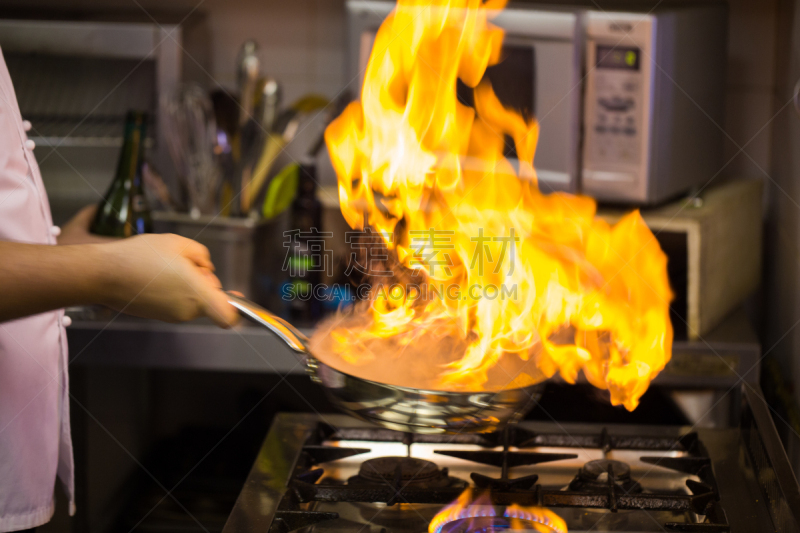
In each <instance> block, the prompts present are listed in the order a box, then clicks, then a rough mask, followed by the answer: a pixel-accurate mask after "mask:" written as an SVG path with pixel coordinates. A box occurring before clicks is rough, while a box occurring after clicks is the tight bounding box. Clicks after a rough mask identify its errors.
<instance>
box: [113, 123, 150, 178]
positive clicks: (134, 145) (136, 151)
mask: <svg viewBox="0 0 800 533" xmlns="http://www.w3.org/2000/svg"><path fill="white" fill-rule="evenodd" d="M145 121H146V118H145V115H144V114H143V113H130V114H129V115H128V118H127V120H126V124H125V139H124V142H123V145H122V155H121V156H120V159H119V167H118V168H117V176H118V177H124V178H126V179H133V178H134V176H136V174H137V170H138V167H139V165H140V164H141V162H142V159H143V152H144V149H143V148H144V139H145V132H146V127H147V126H146V124H145Z"/></svg>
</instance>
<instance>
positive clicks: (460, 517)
mask: <svg viewBox="0 0 800 533" xmlns="http://www.w3.org/2000/svg"><path fill="white" fill-rule="evenodd" d="M497 516H502V517H504V518H507V519H508V520H509V522H510V526H511V529H512V530H515V531H525V530H529V529H530V528H531V527H533V529H535V530H536V531H538V532H539V533H567V523H566V522H565V521H564V519H563V518H561V517H560V516H558V515H557V514H556V513H554V512H553V511H551V510H549V509H546V508H544V507H522V506H521V505H517V504H513V505H510V506H508V507H506V508H505V509H503V508H498V507H495V506H493V505H492V501H491V498H490V496H489V493H487V492H484V493H482V494H480V495H479V496H478V497H477V498H475V497H474V496H473V492H472V489H469V488H468V489H467V490H465V491H464V492H462V493H461V495H460V496H459V497H458V499H456V500H455V501H454V502H452V503H451V504H449V505H446V506H445V507H444V508H443V509H442V510H441V511H439V512H438V513H437V514H436V516H434V517H433V520H431V522H430V524H428V533H442V531H443V530H444V528H445V526H446V525H447V524H449V523H451V522H456V521H464V520H466V521H472V522H477V521H479V519H480V518H485V517H497ZM523 521H524V522H525V523H527V527H525V526H523ZM475 526H478V524H477V523H476V524H475ZM457 529H458V530H459V531H461V530H462V529H464V530H466V531H470V530H473V531H474V530H475V529H482V528H480V527H475V528H471V527H470V524H467V525H466V527H464V528H462V527H458V528H457Z"/></svg>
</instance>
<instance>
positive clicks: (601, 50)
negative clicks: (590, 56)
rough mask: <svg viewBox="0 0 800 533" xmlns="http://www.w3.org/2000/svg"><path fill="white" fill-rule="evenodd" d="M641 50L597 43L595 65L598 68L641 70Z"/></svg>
mask: <svg viewBox="0 0 800 533" xmlns="http://www.w3.org/2000/svg"><path fill="white" fill-rule="evenodd" d="M640 52H641V51H640V50H639V49H638V48H621V47H617V46H607V45H597V53H596V58H597V60H596V62H595V65H596V66H597V68H609V69H610V68H613V69H622V70H639V56H640V55H641V54H640Z"/></svg>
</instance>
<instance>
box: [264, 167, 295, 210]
mask: <svg viewBox="0 0 800 533" xmlns="http://www.w3.org/2000/svg"><path fill="white" fill-rule="evenodd" d="M299 183H300V165H299V164H297V163H289V164H288V165H286V166H285V167H283V169H281V171H280V172H278V174H276V175H275V177H274V178H272V180H270V182H269V187H268V188H267V194H266V195H265V197H264V205H263V206H262V207H261V216H262V217H263V218H264V219H265V220H270V219H272V218H275V217H276V216H278V215H280V214H281V213H283V212H284V211H285V210H286V209H287V208H288V207H289V206H290V205H292V202H293V201H294V197H295V196H296V195H297V186H298V184H299Z"/></svg>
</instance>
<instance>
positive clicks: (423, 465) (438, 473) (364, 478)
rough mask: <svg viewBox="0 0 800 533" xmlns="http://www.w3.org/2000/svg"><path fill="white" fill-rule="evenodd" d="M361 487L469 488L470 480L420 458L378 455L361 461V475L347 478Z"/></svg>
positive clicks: (359, 470) (350, 482)
mask: <svg viewBox="0 0 800 533" xmlns="http://www.w3.org/2000/svg"><path fill="white" fill-rule="evenodd" d="M347 484H348V485H357V486H365V485H366V486H378V487H386V486H393V487H397V488H405V487H407V488H443V487H462V486H463V487H466V485H467V482H466V481H463V480H461V479H458V478H452V477H450V476H449V475H448V470H447V468H441V469H440V468H439V467H438V466H437V465H436V463H434V462H431V461H426V460H424V459H417V458H416V457H376V458H374V459H368V460H366V461H364V462H363V463H361V467H360V468H359V469H358V475H356V476H353V477H351V478H350V479H349V480H348V481H347Z"/></svg>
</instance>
